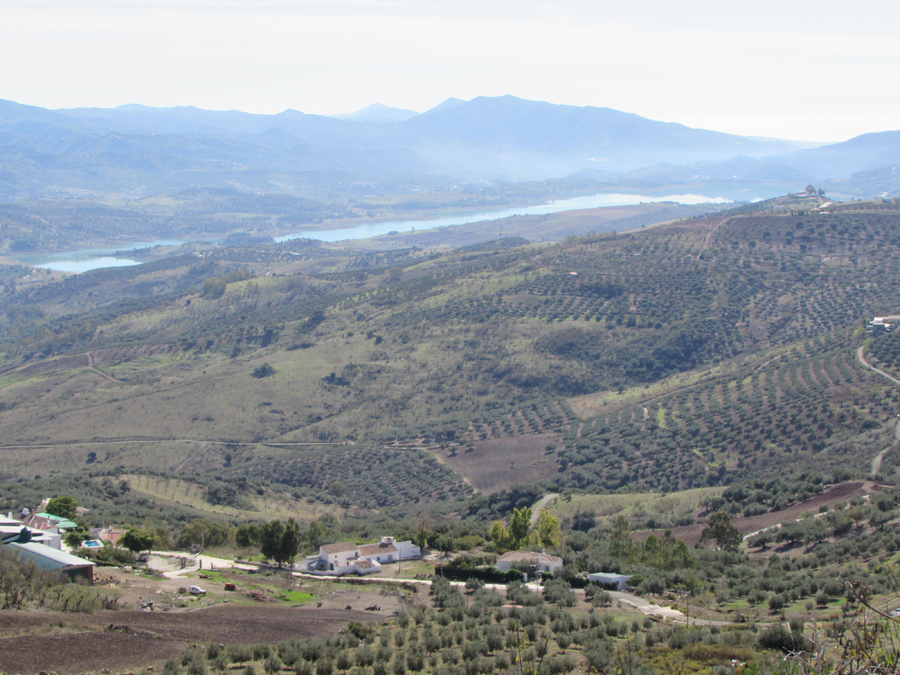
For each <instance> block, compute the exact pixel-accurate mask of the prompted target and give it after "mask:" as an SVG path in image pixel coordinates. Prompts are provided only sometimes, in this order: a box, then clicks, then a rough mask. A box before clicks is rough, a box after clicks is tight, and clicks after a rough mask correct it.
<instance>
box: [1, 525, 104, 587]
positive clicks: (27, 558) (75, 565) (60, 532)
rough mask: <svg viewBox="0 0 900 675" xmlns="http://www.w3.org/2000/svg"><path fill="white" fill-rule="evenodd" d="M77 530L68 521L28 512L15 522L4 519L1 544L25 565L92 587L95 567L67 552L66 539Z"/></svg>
mask: <svg viewBox="0 0 900 675" xmlns="http://www.w3.org/2000/svg"><path fill="white" fill-rule="evenodd" d="M76 527H77V525H76V524H75V523H73V522H72V521H71V520H67V519H66V518H60V517H59V516H54V515H53V514H50V513H34V514H33V513H28V512H27V510H25V511H23V512H22V513H21V514H20V516H19V518H14V517H13V514H12V513H9V514H7V515H6V516H5V517H3V516H0V541H2V542H3V546H4V547H10V549H11V550H12V551H14V552H15V554H16V555H17V557H18V558H19V559H20V560H22V561H24V562H33V563H34V564H35V565H36V566H37V567H38V568H39V569H42V570H47V571H53V572H61V573H62V574H66V575H68V576H70V577H72V578H73V579H76V578H80V579H83V580H85V581H87V583H89V584H91V583H93V581H94V567H95V564H94V563H93V562H91V561H90V560H85V559H84V558H79V557H78V556H76V555H72V554H71V553H68V552H66V551H64V550H63V546H62V538H63V536H64V535H65V533H66V532H68V531H69V530H74V529H75V528H76ZM99 545H101V546H102V544H99Z"/></svg>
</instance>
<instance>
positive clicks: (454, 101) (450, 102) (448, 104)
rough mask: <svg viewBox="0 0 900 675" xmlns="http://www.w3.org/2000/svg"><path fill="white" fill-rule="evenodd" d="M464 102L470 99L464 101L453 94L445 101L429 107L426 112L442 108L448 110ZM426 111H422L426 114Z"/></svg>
mask: <svg viewBox="0 0 900 675" xmlns="http://www.w3.org/2000/svg"><path fill="white" fill-rule="evenodd" d="M464 103H468V101H463V100H462V99H461V98H454V97H453V96H451V97H450V98H448V99H447V100H446V101H444V102H443V103H438V104H437V105H436V106H434V107H433V108H429V109H428V110H426V111H425V113H433V112H438V111H440V110H448V109H450V108H455V107H456V106H458V105H462V104H464ZM425 113H422V114H423V115H424V114H425Z"/></svg>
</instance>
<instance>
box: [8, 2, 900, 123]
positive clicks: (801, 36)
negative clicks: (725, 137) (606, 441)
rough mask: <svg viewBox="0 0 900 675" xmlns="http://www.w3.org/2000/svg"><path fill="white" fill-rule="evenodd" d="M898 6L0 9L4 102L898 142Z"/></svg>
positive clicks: (144, 5) (113, 5)
mask: <svg viewBox="0 0 900 675" xmlns="http://www.w3.org/2000/svg"><path fill="white" fill-rule="evenodd" d="M898 19H900V3H898V2H897V0H856V1H855V2H846V1H842V2H834V1H832V0H820V1H819V2H807V1H805V0H801V1H794V0H779V1H777V2H776V1H773V0H754V2H745V3H733V2H727V1H726V0H715V1H714V2H713V1H710V2H702V1H691V0H686V1H684V2H673V0H617V1H616V2H605V1H603V0H591V1H585V2H580V1H570V0H564V1H561V2H529V1H527V0H515V1H512V0H509V1H507V0H496V1H495V0H477V1H476V0H444V1H438V0H435V1H431V0H409V1H405V0H387V1H385V2H381V1H379V0H350V1H347V2H344V1H340V0H339V1H328V2H305V1H303V0H294V1H290V2H289V1H286V0H285V1H281V0H257V1H255V2H248V1H245V0H233V1H230V0H155V1H152V2H151V1H147V0H26V1H22V0H0V62H2V63H3V67H2V68H0V98H6V99H11V100H14V101H17V102H20V103H27V104H31V105H39V106H43V107H47V108H65V107H76V106H86V107H90V106H100V107H110V106H117V105H121V104H124V103H143V104H146V105H153V106H175V105H195V106H198V107H201V108H210V109H232V108H233V109H238V110H245V111H248V112H260V113H274V112H280V111H282V110H285V109H286V108H294V109H297V110H302V111H303V112H307V113H320V114H334V113H341V112H351V111H354V110H357V109H359V108H362V107H364V106H366V105H369V104H370V103H375V102H379V103H383V104H385V105H391V106H396V107H400V108H410V109H413V110H418V111H422V110H426V109H428V108H430V107H432V106H434V105H437V104H438V103H440V102H441V101H443V100H444V99H446V98H448V97H450V96H456V97H458V98H462V99H471V98H474V97H476V96H500V95H503V94H513V95H515V96H520V97H523V98H529V99H536V100H544V101H550V102H552V103H566V104H572V105H593V106H604V107H610V108H616V109H618V110H625V111H628V112H635V113H638V114H640V115H643V116H645V117H649V118H652V119H657V120H663V121H671V122H682V123H684V124H687V125H689V126H694V127H702V128H707V129H715V130H719V131H728V132H732V133H741V134H748V135H760V136H778V137H781V138H792V139H803V140H821V141H839V140H845V139H847V138H850V137H852V136H855V135H858V134H860V133H865V132H869V131H884V130H887V129H900V86H898V74H900V39H898V38H900V36H898V26H900V21H898Z"/></svg>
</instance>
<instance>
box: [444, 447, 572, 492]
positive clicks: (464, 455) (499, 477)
mask: <svg viewBox="0 0 900 675" xmlns="http://www.w3.org/2000/svg"><path fill="white" fill-rule="evenodd" d="M558 440H559V439H558V437H557V436H556V435H555V434H552V433H543V434H531V435H527V436H507V437H504V438H491V439H488V440H484V441H476V442H475V443H473V444H472V447H473V450H472V451H471V452H466V450H465V449H464V448H462V447H460V448H458V449H457V450H456V454H455V455H453V454H449V453H446V454H443V455H442V456H443V457H444V459H445V461H446V462H447V464H449V465H450V466H452V467H453V468H454V469H456V470H457V471H459V472H460V473H461V474H462V475H463V476H465V477H466V478H468V479H469V480H470V481H471V482H472V485H474V486H475V487H476V488H477V489H478V490H479V491H480V492H483V493H484V494H491V493H494V492H499V491H500V490H505V489H507V488H509V487H512V486H513V485H516V484H517V483H535V482H538V481H541V480H545V479H547V478H551V477H553V476H554V475H555V474H556V473H557V470H558V469H557V466H558V465H557V463H556V453H555V452H552V451H548V450H547V449H546V448H547V445H548V444H549V443H552V442H556V441H558Z"/></svg>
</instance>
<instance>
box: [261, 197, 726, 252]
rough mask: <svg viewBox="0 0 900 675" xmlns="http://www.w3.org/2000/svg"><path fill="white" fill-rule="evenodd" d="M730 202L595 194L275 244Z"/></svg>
mask: <svg viewBox="0 0 900 675" xmlns="http://www.w3.org/2000/svg"><path fill="white" fill-rule="evenodd" d="M730 201H731V200H730V199H725V198H724V197H704V196H702V195H692V194H687V195H666V196H664V197H650V196H647V195H632V194H598V195H588V196H585V197H572V198H571V199H559V200H557V201H552V202H547V203H546V204H537V205H535V206H515V207H513V208H509V209H500V210H494V211H478V212H474V213H463V214H457V215H452V216H441V217H438V218H433V219H431V220H392V221H386V222H378V223H368V224H365V225H355V226H353V227H347V228H343V229H340V230H307V231H304V232H295V233H294V234H287V235H285V236H283V237H277V238H276V239H275V241H278V242H281V241H290V240H291V239H300V238H307V239H318V240H320V241H327V242H334V241H344V240H346V239H366V238H368V237H378V236H380V235H384V234H387V233H388V232H393V231H397V232H412V231H413V230H417V229H418V230H429V229H431V228H434V227H450V226H452V225H468V224H469V223H479V222H483V221H486V220H500V219H501V218H509V217H510V216H540V215H544V214H547V213H559V212H561V211H575V210H577V209H596V208H599V207H601V206H632V205H634V204H642V203H644V202H679V203H680V204H725V203H727V202H730Z"/></svg>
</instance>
